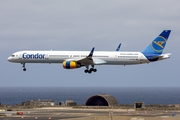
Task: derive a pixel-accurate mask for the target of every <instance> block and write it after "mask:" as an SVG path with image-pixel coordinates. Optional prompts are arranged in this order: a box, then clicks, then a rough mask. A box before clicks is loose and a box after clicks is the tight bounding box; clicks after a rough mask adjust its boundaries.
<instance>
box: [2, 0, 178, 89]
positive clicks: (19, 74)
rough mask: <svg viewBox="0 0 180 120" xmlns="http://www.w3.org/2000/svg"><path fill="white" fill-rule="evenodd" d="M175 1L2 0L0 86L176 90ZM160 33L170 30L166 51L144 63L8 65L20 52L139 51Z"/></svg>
mask: <svg viewBox="0 0 180 120" xmlns="http://www.w3.org/2000/svg"><path fill="white" fill-rule="evenodd" d="M179 11H180V1H179V0H157V1H156V0H148V1H147V0H133V1H132V0H131V1H130V0H126V1H125V0H1V1H0V55H1V62H0V86H1V87H2V86H59V87H62V86H68V87H71V86H78V87H80V86H101V87H106V86H110V87H113V86H115V87H141V86H144V87H149V86H150V87H159V86H160V87H180V79H179V78H180V77H179V75H180V70H179V68H180V64H179V59H180V57H179V51H180V50H179V48H180V47H179V43H180V40H179V39H180V13H179ZM164 29H170V30H172V32H171V35H170V37H169V40H168V42H167V44H166V48H165V50H164V53H172V55H171V58H170V59H167V60H164V61H161V62H155V63H151V64H144V65H134V66H107V65H104V66H95V67H96V68H97V69H98V71H97V72H96V73H92V74H85V73H84V69H85V68H84V67H82V68H79V69H74V70H66V69H64V68H63V67H62V64H51V65H49V64H26V68H27V71H26V72H24V71H23V70H22V65H21V64H16V63H10V62H8V61H7V58H8V57H9V56H10V55H11V54H12V53H14V52H16V51H20V50H88V51H90V50H91V49H92V47H95V51H96V50H115V49H116V47H117V46H118V44H119V43H122V46H121V51H142V50H144V49H145V48H146V47H147V46H148V45H149V44H150V43H151V41H152V40H153V39H154V38H155V37H157V36H158V35H159V34H160V33H161V32H162V31H163V30H164Z"/></svg>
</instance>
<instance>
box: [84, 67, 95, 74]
mask: <svg viewBox="0 0 180 120" xmlns="http://www.w3.org/2000/svg"><path fill="white" fill-rule="evenodd" d="M96 71H97V69H94V68H91V69H90V70H88V69H86V70H84V72H85V73H89V74H90V73H91V72H96Z"/></svg>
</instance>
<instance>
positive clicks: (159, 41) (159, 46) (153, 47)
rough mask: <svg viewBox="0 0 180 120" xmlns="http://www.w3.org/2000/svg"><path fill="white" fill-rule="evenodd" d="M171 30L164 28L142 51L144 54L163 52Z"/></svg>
mask: <svg viewBox="0 0 180 120" xmlns="http://www.w3.org/2000/svg"><path fill="white" fill-rule="evenodd" d="M170 33H171V30H164V31H163V32H162V33H161V34H160V35H159V36H158V37H157V38H155V39H154V40H153V41H152V43H151V44H150V45H149V46H148V47H147V48H146V49H145V50H144V51H143V52H142V53H144V54H157V55H159V54H162V52H163V50H164V48H165V46H166V42H167V40H168V37H169V35H170Z"/></svg>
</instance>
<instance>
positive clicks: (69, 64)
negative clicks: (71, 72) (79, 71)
mask: <svg viewBox="0 0 180 120" xmlns="http://www.w3.org/2000/svg"><path fill="white" fill-rule="evenodd" d="M63 67H64V68H65V69H75V68H80V67H81V65H80V64H78V63H77V62H74V61H64V62H63Z"/></svg>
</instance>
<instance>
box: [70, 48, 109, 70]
mask: <svg viewBox="0 0 180 120" xmlns="http://www.w3.org/2000/svg"><path fill="white" fill-rule="evenodd" d="M93 53H94V47H93V48H92V50H91V52H90V53H89V55H88V56H87V57H85V58H83V59H67V61H75V62H77V63H80V64H81V65H83V66H86V67H88V66H89V65H100V64H105V63H106V61H104V60H101V59H93V58H92V57H93Z"/></svg>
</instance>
